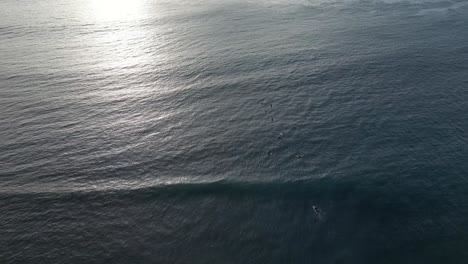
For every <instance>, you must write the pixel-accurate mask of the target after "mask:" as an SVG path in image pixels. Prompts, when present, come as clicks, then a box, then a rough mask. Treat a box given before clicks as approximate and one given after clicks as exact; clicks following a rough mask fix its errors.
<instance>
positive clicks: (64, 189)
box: [0, 179, 324, 197]
mask: <svg viewBox="0 0 468 264" xmlns="http://www.w3.org/2000/svg"><path fill="white" fill-rule="evenodd" d="M323 184H324V180H323V179H303V180H295V181H280V180H278V181H263V182H262V181H230V180H224V179H222V180H215V181H180V180H178V181H173V182H165V183H154V182H153V183H145V182H122V181H119V182H105V183H99V184H87V185H86V186H74V187H72V186H55V187H54V186H42V187H38V186H36V187H33V188H24V187H22V188H21V189H20V188H2V189H1V190H0V195H1V196H9V195H20V196H31V195H32V196H37V195H39V196H46V197H55V196H64V195H78V196H82V195H85V196H86V195H93V196H94V195H97V196H102V195H104V196H107V195H117V196H135V197H138V196H148V195H155V196H159V195H161V196H174V197H186V196H197V195H214V196H216V195H226V196H245V195H260V196H261V195H266V196H313V195H316V194H318V193H320V192H321V187H320V186H322V185H323Z"/></svg>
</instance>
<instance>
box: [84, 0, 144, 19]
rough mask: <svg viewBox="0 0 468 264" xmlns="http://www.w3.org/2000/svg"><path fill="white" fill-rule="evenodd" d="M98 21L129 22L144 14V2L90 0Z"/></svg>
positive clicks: (131, 0) (132, 0)
mask: <svg viewBox="0 0 468 264" xmlns="http://www.w3.org/2000/svg"><path fill="white" fill-rule="evenodd" d="M90 1H91V6H92V9H93V13H94V15H95V16H96V18H97V19H99V20H102V21H109V20H129V19H134V18H137V17H138V16H139V15H140V14H141V12H142V6H143V0H90Z"/></svg>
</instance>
